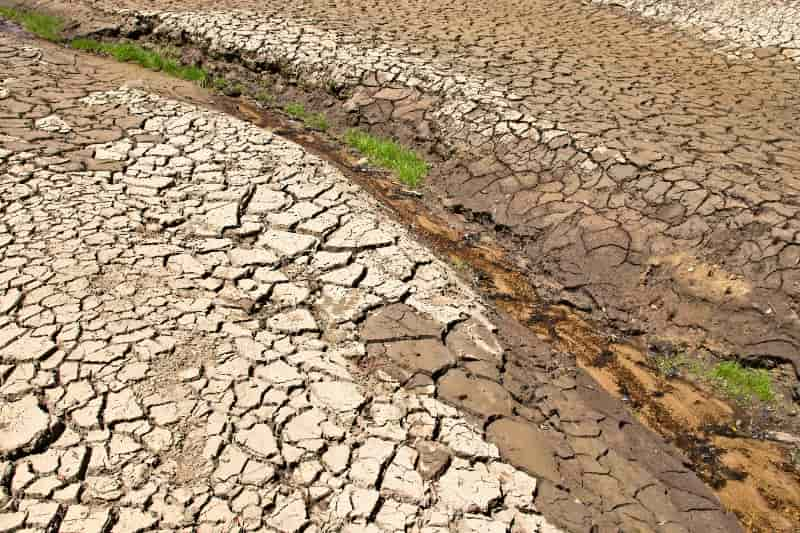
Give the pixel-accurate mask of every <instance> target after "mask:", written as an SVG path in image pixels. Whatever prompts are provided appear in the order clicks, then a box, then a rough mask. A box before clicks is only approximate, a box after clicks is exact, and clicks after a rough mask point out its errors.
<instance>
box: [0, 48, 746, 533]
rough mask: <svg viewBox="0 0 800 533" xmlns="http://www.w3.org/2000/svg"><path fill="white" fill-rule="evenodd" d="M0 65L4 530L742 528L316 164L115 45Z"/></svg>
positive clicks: (647, 437)
mask: <svg viewBox="0 0 800 533" xmlns="http://www.w3.org/2000/svg"><path fill="white" fill-rule="evenodd" d="M0 39H2V38H1V37H0ZM0 65H1V66H2V69H3V72H5V73H7V75H8V78H6V79H4V83H3V85H2V92H0V113H2V114H3V117H4V118H3V121H2V124H0V133H1V134H2V136H0V177H2V179H1V180H0V187H2V189H1V190H0V192H2V194H0V208H1V209H0V213H1V214H2V215H1V216H0V229H1V230H2V231H1V232H0V254H2V256H1V257H2V260H1V261H0V283H2V285H0V288H2V290H3V293H2V297H0V378H2V382H1V383H0V399H1V400H2V401H3V402H9V403H11V404H12V405H13V406H14V413H16V412H19V413H28V414H29V415H31V420H30V423H31V424H33V425H32V426H31V425H30V424H29V425H28V426H25V425H15V424H5V423H4V428H3V431H12V432H15V431H17V430H19V431H21V432H22V433H21V434H20V435H18V436H17V437H18V438H14V439H11V440H10V441H9V442H11V443H13V449H12V450H10V451H11V452H12V455H13V456H12V457H10V458H9V459H8V460H4V462H2V463H0V472H2V482H3V486H2V490H1V491H0V498H1V499H2V501H3V505H4V508H7V509H8V510H9V511H8V512H4V513H0V519H2V520H3V522H2V523H3V524H4V526H6V527H8V528H9V529H19V528H23V527H28V528H36V527H39V528H51V529H57V530H59V531H63V532H69V531H105V530H107V529H109V528H112V530H113V529H116V530H118V531H127V530H129V529H134V530H135V529H137V528H150V527H152V528H162V529H173V530H180V529H182V528H191V527H197V530H199V531H211V530H219V528H226V529H230V528H233V527H243V528H245V529H247V530H257V531H258V530H269V529H268V528H273V529H277V530H279V531H282V532H294V531H299V530H303V531H317V530H323V531H324V530H328V529H334V530H340V529H341V530H345V531H381V530H383V531H403V530H408V528H412V529H414V530H419V531H426V532H438V531H441V532H444V531H453V530H456V531H464V532H469V531H485V530H487V529H488V530H489V531H498V532H500V531H503V532H505V531H509V530H512V531H516V532H526V531H531V532H533V531H540V532H542V531H552V530H553V527H552V526H550V525H549V524H548V523H547V522H546V521H545V519H544V518H543V517H542V516H541V515H540V514H539V513H540V512H544V513H545V514H546V516H548V517H552V520H553V521H556V522H558V523H559V524H560V525H562V526H563V527H564V528H566V529H567V530H574V531H581V530H586V529H589V528H590V527H591V525H593V524H596V525H598V526H599V527H601V528H603V527H617V528H619V527H621V528H628V527H640V526H641V524H642V523H646V524H647V527H648V528H650V529H652V530H654V531H663V532H667V531H692V532H694V531H698V532H699V531H703V532H707V531H719V532H729V531H735V530H737V527H738V526H737V525H736V523H735V521H733V519H732V517H730V516H729V515H727V514H725V513H724V512H723V511H722V510H721V509H720V505H719V503H718V502H717V501H716V499H715V498H714V497H713V495H712V494H711V492H710V491H709V489H708V488H707V487H705V486H704V485H703V484H702V483H701V482H700V481H699V480H698V479H697V477H696V476H694V475H693V474H692V473H691V472H689V471H688V470H687V469H686V468H685V467H684V466H683V465H682V464H681V461H680V459H679V458H678V457H677V456H676V455H675V453H674V451H673V450H671V449H670V448H669V447H667V446H664V445H663V443H661V442H660V441H659V440H658V438H657V437H656V436H655V435H653V434H651V433H649V432H648V431H646V430H645V429H644V428H642V426H641V425H639V424H638V423H636V422H635V421H633V420H632V419H631V417H630V415H628V414H627V413H626V412H625V410H624V408H623V407H622V406H621V405H620V404H619V403H618V402H616V401H613V400H612V399H611V398H610V397H608V396H607V395H605V394H603V393H602V392H598V391H597V389H596V386H595V385H593V384H592V383H591V382H590V381H589V380H587V379H586V377H585V375H583V374H582V373H580V372H579V371H577V370H576V369H575V367H574V358H573V360H572V362H571V363H570V358H569V357H568V356H566V355H563V354H561V355H559V354H551V353H549V351H548V347H547V346H546V345H543V344H542V342H541V341H537V340H536V339H535V338H532V337H531V335H530V333H529V332H526V331H525V330H524V329H523V328H521V327H519V326H514V324H513V323H510V322H508V321H507V320H504V319H503V318H502V317H497V316H494V315H492V314H491V313H490V312H489V311H488V310H487V309H486V308H485V307H484V306H483V304H482V303H481V302H480V301H479V299H478V298H477V297H476V296H475V294H474V293H473V292H472V291H471V290H470V289H469V288H468V287H465V286H464V285H463V284H462V283H461V282H460V281H459V279H458V277H457V276H455V275H454V273H453V272H452V271H451V270H450V269H449V268H448V267H446V266H445V265H443V264H442V263H440V262H439V261H437V260H436V259H435V257H433V256H432V254H430V252H428V251H427V250H426V249H425V248H423V247H422V246H420V245H419V244H418V243H417V242H415V241H414V240H413V239H412V238H411V237H410V236H409V235H408V234H407V233H406V232H405V231H404V230H403V228H401V227H399V226H398V225H397V224H395V223H393V222H392V221H391V220H390V219H389V218H388V217H387V216H386V214H385V213H382V212H381V210H380V207H379V206H378V205H377V203H376V202H375V201H373V200H371V199H370V198H369V197H368V196H367V195H366V194H365V193H364V192H363V191H361V190H360V189H358V188H357V187H355V186H353V185H352V184H350V183H348V181H347V180H346V179H345V178H344V177H343V176H342V175H341V174H340V173H339V172H338V171H336V170H335V169H334V168H333V167H331V166H330V165H328V164H326V163H324V162H323V161H321V160H319V159H318V158H316V157H313V156H310V155H308V154H307V153H305V152H303V150H302V149H300V148H299V147H298V146H296V145H294V144H291V143H288V142H286V141H284V140H281V139H280V138H278V137H275V136H273V135H271V134H269V133H266V132H264V131H262V130H259V129H257V128H255V127H253V126H251V125H248V124H246V123H244V122H241V121H239V120H235V119H232V118H231V117H228V116H225V115H223V114H220V113H217V112H211V111H207V110H204V109H201V108H198V107H195V106H191V105H186V104H181V103H178V102H176V101H172V100H166V99H163V98H160V97H156V96H153V95H151V94H148V93H145V92H142V91H139V90H134V89H129V88H123V89H114V87H115V85H116V84H117V83H118V82H117V81H116V80H119V78H120V73H119V72H117V71H114V67H111V66H109V64H108V63H104V62H100V61H97V60H91V59H89V58H86V57H81V56H75V55H73V54H71V53H65V52H58V51H56V50H54V49H52V48H45V49H44V50H41V49H37V48H32V47H28V46H23V45H20V44H19V43H18V42H15V41H13V40H10V39H8V40H6V39H3V40H2V41H0ZM117 68H125V67H117ZM111 89H114V90H111ZM98 91H100V92H98ZM387 319H388V322H387ZM378 369H382V370H384V373H380V372H377V371H376V370H378ZM365 370H366V372H365ZM390 376H393V377H390ZM378 378H380V379H378ZM473 381H474V383H473ZM401 382H405V385H406V388H405V389H403V388H400V387H399V384H400V383H401ZM501 385H502V386H501ZM31 395H34V396H36V397H37V398H38V399H39V401H38V402H33V401H32V400H31V399H30V398H31ZM437 395H438V398H437V397H436V396H437ZM442 400H446V401H448V402H450V404H451V405H448V404H446V403H444V402H443V401H442ZM453 405H455V406H458V409H456V408H454V407H453ZM12 415H13V413H12ZM4 416H7V415H6V414H4ZM8 416H10V415H8ZM480 420H485V421H487V422H491V423H489V424H486V425H487V427H486V428H484V427H482V425H481V424H480V423H478V424H475V421H480ZM47 427H58V432H57V433H51V434H48V438H47V439H41V438H40V435H42V434H43V433H44V432H45V431H46V428H47ZM490 441H493V442H494V443H495V444H493V443H492V442H490ZM32 448H35V449H32ZM498 448H499V449H498ZM500 452H502V456H503V457H505V459H501V457H500V455H501V453H500ZM521 452H522V453H521ZM509 461H511V462H513V463H514V464H515V465H517V466H516V467H515V466H511V465H510V464H509ZM518 468H522V469H524V471H523V470H520V469H518ZM6 504H9V505H6Z"/></svg>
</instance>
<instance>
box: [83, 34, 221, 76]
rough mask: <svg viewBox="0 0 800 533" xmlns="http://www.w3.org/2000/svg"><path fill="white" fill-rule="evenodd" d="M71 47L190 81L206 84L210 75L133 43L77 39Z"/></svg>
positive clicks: (200, 69)
mask: <svg viewBox="0 0 800 533" xmlns="http://www.w3.org/2000/svg"><path fill="white" fill-rule="evenodd" d="M70 46H71V47H72V48H74V49H76V50H83V51H85V52H93V53H95V54H103V55H107V56H111V57H113V58H114V59H116V60H117V61H121V62H123V63H136V64H137V65H141V66H142V67H144V68H148V69H150V70H157V71H161V72H163V73H165V74H168V75H170V76H173V77H175V78H180V79H183V80H188V81H196V82H204V81H205V80H206V78H207V77H208V73H206V71H205V70H203V69H202V68H199V67H190V66H186V65H181V64H180V62H179V61H177V60H175V59H172V58H170V57H166V56H165V55H164V54H162V53H159V52H154V51H153V50H148V49H146V48H143V47H141V46H139V45H137V44H132V43H104V42H101V41H96V40H94V39H75V40H73V41H72V42H70Z"/></svg>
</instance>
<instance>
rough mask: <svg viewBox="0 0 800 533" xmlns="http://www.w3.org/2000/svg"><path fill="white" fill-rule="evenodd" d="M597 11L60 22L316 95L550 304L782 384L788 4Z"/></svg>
mask: <svg viewBox="0 0 800 533" xmlns="http://www.w3.org/2000/svg"><path fill="white" fill-rule="evenodd" d="M604 3H607V2H596V3H595V4H604ZM38 4H39V5H49V6H55V7H58V6H59V5H60V4H59V3H58V2H39V3H38ZM595 4H593V3H582V2H578V1H575V0H569V1H559V2H553V1H536V2H510V1H500V2H492V3H486V2H477V1H467V2H443V1H434V2H428V1H425V2H423V1H415V0H406V1H403V2H380V1H379V2H358V1H352V2H344V1H339V2H328V1H321V0H319V1H317V0H306V1H301V2H270V3H269V5H267V6H265V5H261V3H259V2H249V1H247V0H228V1H226V2H221V3H220V2H213V3H210V2H204V1H203V0H173V1H171V2H164V3H160V4H159V9H161V10H167V9H169V10H170V11H160V12H155V11H152V6H151V5H150V4H147V3H141V2H137V1H136V0H129V1H127V2H124V3H123V4H122V5H123V6H125V7H128V8H130V9H131V10H132V11H130V12H128V13H120V11H119V9H118V7H119V5H120V4H119V3H118V2H114V3H113V5H110V4H108V3H106V2H104V1H103V0H85V1H84V2H81V3H80V4H79V5H78V6H75V5H72V4H71V5H70V9H71V10H75V9H89V11H87V12H86V13H85V16H83V15H82V16H81V17H80V18H81V19H82V20H84V22H83V23H82V24H83V27H84V29H86V30H90V29H105V30H108V29H109V27H115V28H116V29H114V30H113V31H118V32H120V33H122V34H125V35H131V36H139V37H142V36H149V37H151V38H156V39H160V40H167V41H170V42H173V43H179V44H183V45H186V46H195V47H198V48H201V49H202V50H203V51H205V52H206V53H207V54H208V55H209V56H212V57H213V56H217V57H226V58H235V59H237V60H238V61H240V62H241V63H243V64H244V65H246V66H247V67H248V68H250V69H251V70H252V71H254V72H256V73H258V72H262V71H270V70H275V69H279V70H283V71H285V72H287V73H288V74H290V75H291V76H295V77H296V78H297V79H302V80H303V82H304V83H308V84H311V85H313V84H315V83H316V84H317V85H319V86H323V87H325V86H327V87H332V88H334V89H335V90H336V91H337V92H338V94H341V95H344V96H345V99H346V101H345V102H344V106H345V109H347V110H348V111H349V112H350V113H351V115H352V121H353V122H355V123H359V124H360V125H362V126H368V127H370V128H371V129H373V130H374V131H378V132H385V133H391V134H393V135H396V136H399V137H400V138H402V139H404V140H405V141H407V142H410V143H413V144H416V145H418V146H421V147H426V148H428V149H430V154H431V156H432V157H434V158H439V159H438V161H440V162H442V164H439V165H437V167H436V169H435V171H434V174H433V175H432V176H431V178H430V183H429V187H430V192H431V198H433V199H434V200H435V201H437V202H438V201H440V198H443V199H444V202H445V204H446V205H447V206H449V208H450V209H451V210H452V211H455V212H458V213H462V214H465V215H467V216H470V217H472V218H473V219H475V220H479V221H485V223H486V224H487V225H488V226H490V227H492V228H498V229H502V230H504V231H508V232H509V233H510V235H511V236H512V237H513V239H509V242H512V241H513V242H514V244H512V245H510V246H511V247H515V248H517V249H518V250H519V251H520V252H521V253H522V255H523V256H524V259H525V261H526V263H527V268H529V270H530V272H531V273H532V275H536V276H540V277H541V280H542V282H543V283H544V282H547V283H549V284H552V294H553V296H554V297H556V298H559V299H562V300H564V301H568V302H570V303H571V304H572V305H574V306H575V307H577V308H579V309H583V310H587V311H591V312H592V313H593V314H594V315H595V316H596V317H597V318H601V319H604V320H607V321H609V322H610V323H612V324H613V325H614V326H615V327H617V328H619V329H620V330H622V331H623V332H629V333H637V334H638V333H641V332H646V333H648V334H651V335H654V336H660V337H664V338H668V339H672V340H676V341H678V342H687V343H689V344H691V345H694V346H698V345H703V346H705V347H706V348H709V349H711V350H713V351H715V352H718V353H723V354H729V355H735V356H737V357H741V358H742V359H746V360H758V359H761V360H772V361H776V360H777V361H784V362H791V363H792V364H794V365H795V369H796V370H797V366H798V363H800V356H798V353H800V352H798V347H800V318H799V317H798V314H797V297H798V290H800V281H798V276H800V270H798V267H799V266H800V248H798V245H797V232H798V230H800V225H799V224H800V223H798V221H797V220H798V219H797V216H796V215H797V210H798V202H797V195H798V190H800V183H798V181H797V174H798V170H799V169H800V143H798V127H800V126H798V124H800V122H799V121H798V120H797V119H798V114H797V109H800V101H799V100H800V69H798V68H797V60H798V50H800V41H799V40H798V39H800V37H799V36H800V29H799V28H800V26H798V20H800V18H799V15H798V12H799V10H798V8H797V5H796V3H794V2H771V3H770V5H769V8H766V7H764V8H763V9H761V10H760V7H759V6H762V5H763V3H752V2H726V3H713V5H711V4H710V3H708V2H690V3H687V2H680V1H677V0H675V1H671V2H659V3H658V4H657V9H656V8H654V7H653V6H654V4H653V3H652V2H646V1H642V2H628V3H627V4H624V5H626V6H627V7H629V8H630V9H631V10H632V11H633V12H634V13H638V14H641V15H643V18H636V17H634V16H631V15H630V14H629V13H628V12H626V11H624V10H621V9H617V8H610V7H607V6H602V5H595ZM615 5H619V4H616V3H615ZM222 8H225V9H227V10H225V11H220V9H222ZM214 10H216V11H214ZM243 10H244V11H243ZM110 21H114V23H110ZM664 21H671V22H673V23H675V24H676V25H677V26H678V27H681V28H684V29H686V30H687V32H685V33H681V32H679V31H678V30H677V29H675V28H673V27H667V26H665V25H664V24H663V22H664ZM115 25H116V26H115Z"/></svg>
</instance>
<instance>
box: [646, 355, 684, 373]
mask: <svg viewBox="0 0 800 533" xmlns="http://www.w3.org/2000/svg"><path fill="white" fill-rule="evenodd" d="M652 361H653V366H654V367H655V371H656V372H658V374H659V375H661V376H663V377H665V378H667V379H671V378H676V377H678V376H679V375H680V373H681V370H682V369H683V368H684V367H685V366H686V364H687V361H686V357H685V356H684V355H679V354H674V355H673V354H667V355H657V356H654V357H652Z"/></svg>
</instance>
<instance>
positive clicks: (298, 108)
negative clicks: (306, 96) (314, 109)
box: [283, 103, 306, 120]
mask: <svg viewBox="0 0 800 533" xmlns="http://www.w3.org/2000/svg"><path fill="white" fill-rule="evenodd" d="M283 110H284V111H286V114H287V115H289V116H290V117H292V118H296V119H297V120H303V118H304V117H305V116H306V108H305V106H304V105H303V104H296V103H291V104H286V106H285V107H284V108H283Z"/></svg>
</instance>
